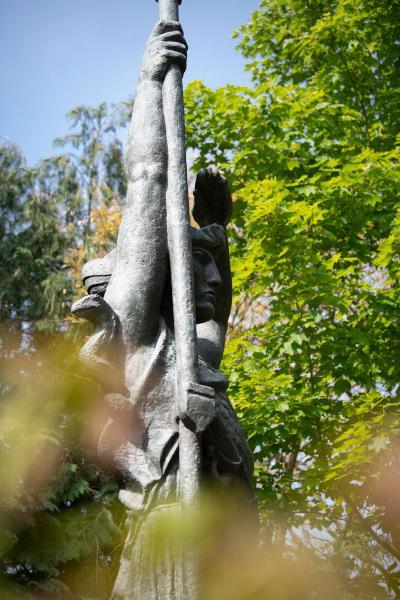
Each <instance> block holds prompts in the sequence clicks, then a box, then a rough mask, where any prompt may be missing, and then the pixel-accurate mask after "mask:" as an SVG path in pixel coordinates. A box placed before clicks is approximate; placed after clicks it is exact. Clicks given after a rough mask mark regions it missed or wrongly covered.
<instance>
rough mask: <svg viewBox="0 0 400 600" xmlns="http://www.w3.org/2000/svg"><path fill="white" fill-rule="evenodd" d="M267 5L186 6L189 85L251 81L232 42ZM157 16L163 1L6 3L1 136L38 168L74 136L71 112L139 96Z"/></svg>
mask: <svg viewBox="0 0 400 600" xmlns="http://www.w3.org/2000/svg"><path fill="white" fill-rule="evenodd" d="M258 5H259V1H258V0H183V3H182V6H181V21H182V24H183V26H184V29H185V34H186V38H187V40H188V43H189V47H190V48H189V52H190V54H189V64H188V69H187V72H186V75H185V82H186V83H187V82H189V81H191V80H193V79H203V80H204V81H205V82H206V83H207V84H208V85H210V86H212V87H216V86H219V85H224V84H225V83H228V82H231V83H239V84H240V83H248V81H249V78H248V75H247V74H245V73H244V71H243V60H242V58H241V56H240V55H239V54H238V53H237V52H236V51H235V49H234V42H233V41H232V40H231V37H230V36H231V32H232V30H233V29H234V28H235V27H238V26H239V25H240V24H242V23H245V22H247V21H248V19H249V16H250V14H251V12H252V11H253V10H254V9H255V8H257V6H258ZM156 18H157V4H156V2H155V1H154V0H114V1H112V0H0V76H1V94H0V135H3V136H6V137H7V138H10V139H12V140H13V141H14V142H16V143H17V144H18V145H19V146H21V148H22V150H23V152H24V154H25V156H26V158H27V160H28V162H29V164H35V163H36V162H37V161H38V160H39V159H40V158H43V157H45V156H48V155H49V154H51V153H52V152H53V148H52V141H53V139H54V138H55V137H57V136H60V135H64V134H65V133H66V132H67V122H66V120H65V114H66V112H67V111H68V110H70V109H71V108H73V107H74V106H76V105H78V104H89V105H95V104H98V103H100V102H102V101H103V100H104V101H107V102H117V101H119V100H123V99H125V98H127V97H128V96H129V95H132V93H133V92H134V88H135V82H136V77H137V73H138V68H139V63H140V58H141V54H142V52H143V48H144V44H145V41H146V38H147V36H148V33H149V32H150V30H151V28H152V26H153V24H154V21H155V19H156Z"/></svg>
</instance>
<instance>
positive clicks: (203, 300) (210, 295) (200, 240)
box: [191, 223, 227, 323]
mask: <svg viewBox="0 0 400 600" xmlns="http://www.w3.org/2000/svg"><path fill="white" fill-rule="evenodd" d="M191 234H192V249H193V277H194V298H195V304H196V321H197V323H205V322H206V321H209V320H210V319H212V318H213V316H214V313H215V307H216V301H217V297H218V288H219V287H220V286H221V284H222V280H221V275H220V273H219V271H218V268H217V264H216V262H217V259H218V256H219V254H220V253H221V252H223V251H224V250H225V248H226V243H227V242H226V236H225V231H224V228H223V227H222V226H221V225H217V224H216V223H215V224H213V225H207V226H206V227H202V228H201V229H195V228H192V229H191Z"/></svg>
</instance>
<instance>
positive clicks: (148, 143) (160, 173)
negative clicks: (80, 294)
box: [105, 22, 187, 349]
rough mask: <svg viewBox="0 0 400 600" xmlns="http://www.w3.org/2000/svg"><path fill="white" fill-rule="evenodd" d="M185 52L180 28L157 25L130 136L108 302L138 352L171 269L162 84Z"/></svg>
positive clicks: (152, 326)
mask: <svg viewBox="0 0 400 600" xmlns="http://www.w3.org/2000/svg"><path fill="white" fill-rule="evenodd" d="M186 48H187V47H186V42H185V41H184V38H183V35H182V30H181V27H180V25H179V24H177V23H175V22H160V23H158V24H157V25H156V27H155V28H154V30H153V32H152V34H151V36H150V39H149V42H148V44H147V46H146V51H145V54H144V58H143V63H142V68H141V73H140V78H139V83H138V87H137V93H136V98H135V104H134V109H133V113H132V121H131V126H130V130H129V136H128V146H127V175H128V191H127V201H126V208H125V212H124V215H123V218H122V223H121V227H120V230H119V235H118V241H117V254H116V262H115V267H114V270H113V274H112V277H111V280H110V283H109V285H108V287H107V291H106V294H105V300H106V301H107V302H108V303H109V304H110V305H111V307H112V308H113V309H114V310H115V312H116V313H117V314H118V316H119V318H120V321H121V323H122V325H123V332H124V337H125V342H126V343H128V345H129V346H131V347H132V348H133V349H134V348H135V347H137V346H140V345H143V344H146V343H149V342H151V340H152V339H154V336H155V335H156V333H157V329H158V326H159V314H160V303H161V298H162V294H163V290H164V284H165V276H166V268H167V234H166V214H165V210H166V209H165V192H166V185H167V144H166V134H165V125H164V117H163V106H162V84H163V80H164V78H165V75H166V73H167V71H168V68H169V66H170V64H171V63H173V62H175V63H178V64H179V65H180V66H181V68H182V69H183V70H184V68H185V65H186Z"/></svg>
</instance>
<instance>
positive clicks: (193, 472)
mask: <svg viewBox="0 0 400 600" xmlns="http://www.w3.org/2000/svg"><path fill="white" fill-rule="evenodd" d="M180 3H181V0H158V4H159V15H160V20H162V21H179V11H178V5H179V4H180ZM163 110H164V119H165V127H166V135H167V145H168V187H167V196H166V208H167V235H168V250H169V256H170V264H171V280H172V296H173V309H174V329H175V344H176V392H177V407H178V415H179V417H180V426H179V495H180V499H181V501H182V502H183V503H186V504H192V503H193V502H194V500H195V499H196V497H197V494H198V487H199V475H200V466H201V448H200V440H199V435H200V433H201V431H202V430H204V428H205V427H206V426H207V424H208V423H209V422H210V421H211V419H212V416H213V407H214V403H213V402H214V390H213V389H212V388H209V387H206V386H201V385H199V384H198V365H197V340H196V315H195V302H194V290H193V264H192V245H191V238H190V220H189V204H188V186H187V170H186V145H185V115H184V106H183V87H182V73H181V70H180V68H179V66H178V65H172V66H171V67H170V69H169V71H168V73H167V75H166V78H165V81H164V85H163Z"/></svg>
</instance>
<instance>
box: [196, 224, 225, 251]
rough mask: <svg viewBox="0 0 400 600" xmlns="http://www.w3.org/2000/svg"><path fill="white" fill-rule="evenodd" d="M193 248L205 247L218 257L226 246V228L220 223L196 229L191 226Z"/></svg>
mask: <svg viewBox="0 0 400 600" xmlns="http://www.w3.org/2000/svg"><path fill="white" fill-rule="evenodd" d="M190 234H191V238H192V246H193V248H204V249H205V250H208V251H209V252H210V253H211V254H212V255H213V257H214V258H216V257H217V256H218V255H219V254H220V253H221V252H222V251H223V250H224V249H225V248H226V244H227V241H226V235H225V229H224V228H223V227H222V225H219V224H218V223H213V224H212V225H207V226H206V227H201V228H200V229H196V228H195V227H191V228H190Z"/></svg>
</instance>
